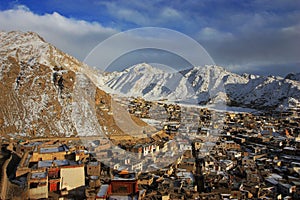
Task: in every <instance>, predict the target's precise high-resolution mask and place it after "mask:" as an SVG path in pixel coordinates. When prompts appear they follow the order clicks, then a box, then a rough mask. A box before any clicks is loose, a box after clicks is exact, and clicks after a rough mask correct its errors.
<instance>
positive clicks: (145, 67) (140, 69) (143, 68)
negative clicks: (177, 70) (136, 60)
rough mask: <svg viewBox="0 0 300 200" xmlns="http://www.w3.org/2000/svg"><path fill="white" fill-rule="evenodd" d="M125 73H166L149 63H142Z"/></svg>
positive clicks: (126, 70)
mask: <svg viewBox="0 0 300 200" xmlns="http://www.w3.org/2000/svg"><path fill="white" fill-rule="evenodd" d="M124 71H125V72H134V73H138V74H145V73H150V74H161V73H164V71H163V70H161V69H159V68H157V67H154V66H152V65H149V64H147V63H140V64H136V65H133V66H132V67H130V68H128V69H125V70H124Z"/></svg>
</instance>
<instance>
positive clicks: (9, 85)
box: [0, 32, 151, 139]
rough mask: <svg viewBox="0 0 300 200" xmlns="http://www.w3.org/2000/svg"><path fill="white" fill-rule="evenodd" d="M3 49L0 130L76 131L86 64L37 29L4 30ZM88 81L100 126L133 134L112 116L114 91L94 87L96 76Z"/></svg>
mask: <svg viewBox="0 0 300 200" xmlns="http://www.w3.org/2000/svg"><path fill="white" fill-rule="evenodd" d="M0 55H1V57H0V61H1V65H0V91H1V95H0V133H1V135H3V136H9V134H11V135H24V136H33V137H37V136H39V137H48V136H72V135H77V134H78V131H77V128H76V127H77V126H78V124H76V123H77V121H76V120H75V121H74V109H75V110H76V109H77V108H76V107H75V106H76V105H77V104H76V102H75V100H76V96H75V92H74V90H75V88H76V84H78V82H77V83H76V81H78V80H79V79H78V76H82V75H84V76H86V77H89V75H88V73H86V69H88V66H86V65H84V64H83V63H81V62H79V61H78V60H76V59H75V58H73V57H72V56H69V55H67V54H65V53H63V52H61V51H60V50H58V49H56V48H55V47H53V46H52V45H50V44H48V43H46V42H45V41H44V40H43V39H42V38H41V37H39V36H38V35H37V34H35V33H22V32H10V33H6V32H0ZM85 73H86V74H85ZM90 85H93V87H92V88H94V90H95V91H94V93H95V96H94V98H92V100H91V101H93V102H90V103H92V104H95V109H96V113H97V114H96V116H97V120H96V121H98V122H99V124H100V127H101V128H103V127H108V128H106V132H107V133H108V135H110V136H116V137H121V138H124V139H129V138H134V137H135V135H134V134H132V133H125V132H124V130H122V129H121V128H119V127H118V124H117V122H116V120H115V118H114V117H113V116H112V110H111V99H110V95H108V94H106V93H105V92H104V91H102V90H100V89H99V88H97V87H95V84H94V83H93V81H90ZM83 90H91V88H86V89H85V88H83ZM76 95H78V94H76ZM101 99H105V102H104V103H103V101H102V102H101ZM77 103H78V102H77ZM79 103H80V102H79ZM78 117H81V115H78V116H77V118H78ZM82 118H83V120H86V121H90V120H92V119H89V118H84V116H82ZM133 119H134V121H135V123H136V124H139V125H146V124H145V123H144V122H142V121H141V120H139V119H138V118H133ZM149 128H150V129H151V127H149ZM137 132H140V131H139V130H137ZM87 134H88V133H87ZM123 136H124V137H123ZM125 136H126V137H125Z"/></svg>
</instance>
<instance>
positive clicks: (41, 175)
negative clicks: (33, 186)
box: [31, 172, 47, 179]
mask: <svg viewBox="0 0 300 200" xmlns="http://www.w3.org/2000/svg"><path fill="white" fill-rule="evenodd" d="M46 177H47V172H35V173H32V174H31V178H32V179H42V178H46Z"/></svg>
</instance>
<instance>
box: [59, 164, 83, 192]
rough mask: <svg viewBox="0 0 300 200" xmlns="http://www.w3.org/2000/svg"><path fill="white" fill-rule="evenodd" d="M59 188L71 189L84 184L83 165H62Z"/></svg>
mask: <svg viewBox="0 0 300 200" xmlns="http://www.w3.org/2000/svg"><path fill="white" fill-rule="evenodd" d="M60 177H61V178H60V179H61V180H60V182H61V184H60V189H61V190H62V189H63V188H67V190H72V189H75V188H78V187H81V186H84V184H85V176H84V166H83V165H79V166H70V167H62V168H61V170H60Z"/></svg>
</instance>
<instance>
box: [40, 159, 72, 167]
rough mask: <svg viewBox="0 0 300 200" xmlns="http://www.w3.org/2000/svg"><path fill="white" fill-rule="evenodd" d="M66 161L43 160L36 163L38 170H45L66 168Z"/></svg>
mask: <svg viewBox="0 0 300 200" xmlns="http://www.w3.org/2000/svg"><path fill="white" fill-rule="evenodd" d="M69 164H70V163H69V161H68V160H43V161H39V162H38V168H44V167H45V168H47V167H52V166H53V165H54V166H66V165H69Z"/></svg>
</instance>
